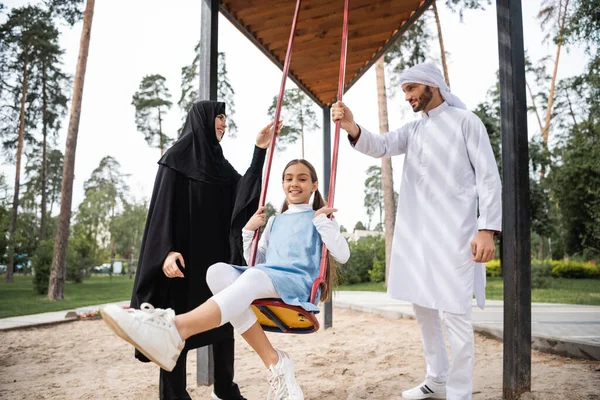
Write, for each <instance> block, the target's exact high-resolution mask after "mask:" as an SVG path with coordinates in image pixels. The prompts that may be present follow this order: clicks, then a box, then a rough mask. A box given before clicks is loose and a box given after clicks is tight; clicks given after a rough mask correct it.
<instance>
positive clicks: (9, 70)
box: [0, 6, 58, 282]
mask: <svg viewBox="0 0 600 400" xmlns="http://www.w3.org/2000/svg"><path fill="white" fill-rule="evenodd" d="M57 38H58V32H57V29H56V28H55V27H54V26H53V25H52V23H51V21H50V19H49V16H48V14H47V13H46V12H45V11H44V10H42V9H41V8H39V7H33V6H25V7H21V8H15V9H13V10H12V11H11V13H10V14H9V16H8V19H7V21H6V22H5V23H4V24H3V25H2V26H0V53H3V57H2V58H1V61H2V63H3V65H2V67H1V70H2V72H3V74H2V75H3V76H5V73H6V74H7V76H6V77H5V78H4V79H2V81H1V85H2V86H3V87H4V88H3V92H4V91H5V90H7V87H8V90H9V91H11V92H12V93H13V96H14V97H13V98H14V103H13V104H14V106H13V110H15V111H16V110H17V109H18V110H19V118H18V127H16V126H14V125H12V124H10V123H9V124H7V125H5V126H4V127H3V131H4V133H5V134H6V131H7V130H9V129H11V128H12V129H14V130H13V132H15V131H17V134H16V135H14V133H13V135H14V136H12V138H11V139H8V141H7V142H6V141H5V146H6V145H8V146H9V147H10V145H11V142H12V143H13V144H14V143H15V142H16V156H15V161H16V168H15V185H14V195H13V210H12V219H11V227H10V231H9V237H10V240H9V243H10V244H9V251H8V256H9V260H8V267H7V271H6V282H12V277H13V268H14V248H15V247H14V246H15V233H16V229H17V213H18V208H19V188H20V179H21V156H22V153H23V142H24V138H25V127H26V119H27V122H28V123H30V124H31V123H32V120H33V119H32V118H31V115H27V116H28V117H29V118H26V114H29V113H31V112H32V111H33V112H35V110H36V109H35V107H29V106H30V105H31V103H32V102H33V101H34V98H33V96H31V93H30V89H31V87H30V86H31V84H30V80H33V79H32V78H33V76H34V67H35V65H36V63H37V62H39V60H40V54H41V53H43V52H44V51H45V50H46V49H47V48H48V46H50V45H54V44H55V42H56V41H57ZM11 81H12V82H11ZM11 83H12V85H11ZM17 104H19V105H18V106H17ZM15 122H16V121H15ZM14 138H16V140H15V139H14Z"/></svg>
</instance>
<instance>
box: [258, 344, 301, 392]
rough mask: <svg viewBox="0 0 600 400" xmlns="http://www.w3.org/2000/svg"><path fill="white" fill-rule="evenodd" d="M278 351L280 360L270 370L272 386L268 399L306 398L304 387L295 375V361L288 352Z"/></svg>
mask: <svg viewBox="0 0 600 400" xmlns="http://www.w3.org/2000/svg"><path fill="white" fill-rule="evenodd" d="M276 351H277V354H278V355H279V361H278V362H277V364H275V365H271V366H270V367H269V370H268V371H269V377H268V381H269V385H270V388H269V395H268V397H267V400H304V394H303V393H302V389H300V386H298V384H297V383H296V377H295V376H294V362H293V361H292V359H291V358H290V356H289V355H288V354H287V353H284V352H283V351H280V350H276Z"/></svg>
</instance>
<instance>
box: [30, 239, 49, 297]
mask: <svg viewBox="0 0 600 400" xmlns="http://www.w3.org/2000/svg"><path fill="white" fill-rule="evenodd" d="M53 253H54V240H52V239H48V240H44V241H42V242H40V244H39V245H38V248H37V249H36V251H35V254H34V255H33V257H32V259H31V267H32V268H33V270H34V275H33V291H34V292H35V293H37V294H48V284H49V282H50V270H51V269H52V255H53Z"/></svg>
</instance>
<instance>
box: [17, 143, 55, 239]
mask: <svg viewBox="0 0 600 400" xmlns="http://www.w3.org/2000/svg"><path fill="white" fill-rule="evenodd" d="M44 164H45V175H46V185H45V190H44V189H43V188H42V187H43V183H42V182H43V181H42V165H43V164H42V152H40V151H39V147H38V148H35V149H34V150H33V151H31V152H29V153H28V154H27V164H26V165H25V177H26V178H27V182H26V183H25V184H24V185H25V191H24V192H23V196H22V197H21V204H22V206H23V208H24V209H25V210H30V211H32V212H35V213H37V212H38V211H40V209H38V207H40V205H41V204H42V203H43V202H42V201H41V198H42V193H43V192H45V197H46V199H47V205H48V214H49V215H52V211H53V210H54V206H55V205H58V204H60V187H61V183H62V171H63V155H62V153H61V151H60V150H58V149H51V150H50V151H49V152H48V156H47V157H46V162H45V163H44ZM41 223H42V222H41V217H40V231H41ZM44 231H46V228H44ZM46 233H47V232H46ZM40 238H42V235H41V234H40Z"/></svg>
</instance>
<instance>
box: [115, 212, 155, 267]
mask: <svg viewBox="0 0 600 400" xmlns="http://www.w3.org/2000/svg"><path fill="white" fill-rule="evenodd" d="M147 215H148V205H147V204H146V203H145V202H144V203H129V202H124V203H123V211H122V212H121V213H119V214H118V215H115V216H114V217H112V218H111V220H110V236H111V238H112V240H113V242H114V250H115V253H116V254H119V255H121V256H122V257H124V258H126V259H135V260H136V259H138V258H139V253H140V247H141V245H142V237H143V235H144V227H145V226H146V216H147Z"/></svg>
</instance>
